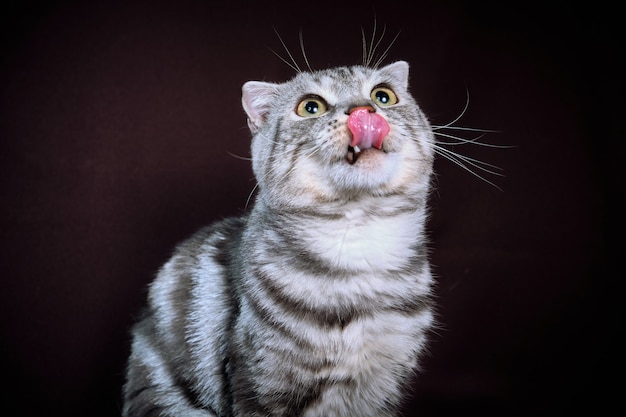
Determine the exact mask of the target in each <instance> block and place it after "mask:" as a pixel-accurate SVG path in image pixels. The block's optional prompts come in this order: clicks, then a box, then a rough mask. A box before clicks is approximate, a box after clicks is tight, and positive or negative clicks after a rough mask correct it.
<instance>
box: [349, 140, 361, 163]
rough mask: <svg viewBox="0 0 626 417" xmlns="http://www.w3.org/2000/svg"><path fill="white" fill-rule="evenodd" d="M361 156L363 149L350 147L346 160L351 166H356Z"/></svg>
mask: <svg viewBox="0 0 626 417" xmlns="http://www.w3.org/2000/svg"><path fill="white" fill-rule="evenodd" d="M359 156H361V149H360V148H359V147H358V146H356V145H355V146H348V153H347V154H346V160H347V161H348V163H349V164H350V165H352V164H354V163H355V162H356V160H357V159H359Z"/></svg>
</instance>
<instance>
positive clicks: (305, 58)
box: [299, 30, 313, 72]
mask: <svg viewBox="0 0 626 417" xmlns="http://www.w3.org/2000/svg"><path fill="white" fill-rule="evenodd" d="M299 37H300V50H301V51H302V57H303V58H304V62H305V63H306V67H307V68H308V69H309V71H310V72H313V70H312V69H311V65H310V64H309V59H308V58H307V56H306V52H305V51H304V38H303V36H302V30H300V35H299Z"/></svg>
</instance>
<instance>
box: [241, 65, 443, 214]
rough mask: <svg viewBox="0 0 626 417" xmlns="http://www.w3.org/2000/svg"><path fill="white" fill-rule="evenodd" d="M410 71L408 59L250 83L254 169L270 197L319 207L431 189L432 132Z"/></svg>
mask: <svg viewBox="0 0 626 417" xmlns="http://www.w3.org/2000/svg"><path fill="white" fill-rule="evenodd" d="M408 76H409V66H408V64H407V63H406V62H404V61H399V62H395V63H393V64H390V65H387V66H385V67H382V68H377V69H375V68H369V67H363V66H353V67H339V68H333V69H327V70H322V71H316V72H301V73H299V74H297V75H296V76H295V77H294V78H293V79H292V80H290V81H287V82H285V83H280V84H275V83H268V82H259V81H250V82H247V83H245V84H244V86H243V97H242V103H243V107H244V109H245V111H246V113H247V115H248V125H249V127H250V130H251V132H252V134H253V136H254V137H253V141H252V160H253V169H254V173H255V175H256V178H257V181H258V183H259V190H260V193H261V196H262V197H267V198H266V199H265V200H266V202H268V203H269V204H273V205H280V206H285V205H286V206H290V207H313V206H319V205H324V204H328V203H331V202H339V203H341V202H345V201H347V200H357V199H360V198H361V197H363V196H386V195H393V194H401V193H406V194H409V193H411V194H413V196H414V197H417V195H415V194H416V193H418V194H425V193H426V192H427V189H428V184H429V177H430V174H431V171H432V163H433V154H434V150H433V135H432V131H431V128H430V125H429V123H428V121H427V119H426V117H425V116H424V114H423V113H422V111H421V110H420V108H419V107H418V105H417V104H416V102H415V100H414V99H413V98H412V97H411V95H410V93H409V91H408Z"/></svg>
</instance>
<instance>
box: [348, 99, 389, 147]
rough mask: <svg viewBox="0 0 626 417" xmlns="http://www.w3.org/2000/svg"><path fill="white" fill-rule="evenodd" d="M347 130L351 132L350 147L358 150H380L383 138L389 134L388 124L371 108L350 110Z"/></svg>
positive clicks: (364, 107) (363, 107)
mask: <svg viewBox="0 0 626 417" xmlns="http://www.w3.org/2000/svg"><path fill="white" fill-rule="evenodd" d="M348 129H350V132H352V142H350V146H352V147H358V148H359V149H368V148H376V149H380V148H382V146H383V140H384V139H385V136H387V133H389V124H387V121H386V120H385V118H384V117H383V116H381V115H379V114H378V113H376V111H375V110H374V108H373V107H371V106H362V107H355V108H354V109H351V110H350V116H348Z"/></svg>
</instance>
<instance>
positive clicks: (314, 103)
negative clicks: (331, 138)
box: [296, 96, 328, 117]
mask: <svg viewBox="0 0 626 417" xmlns="http://www.w3.org/2000/svg"><path fill="white" fill-rule="evenodd" d="M327 110H328V106H327V104H326V102H325V101H324V99H322V98H321V97H318V96H308V97H305V98H304V99H302V101H300V103H298V107H296V114H297V115H298V116H301V117H317V116H321V115H322V114H324V113H326V111H327Z"/></svg>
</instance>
